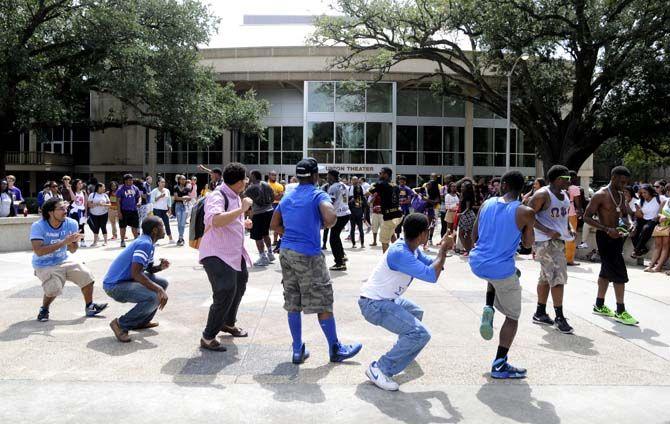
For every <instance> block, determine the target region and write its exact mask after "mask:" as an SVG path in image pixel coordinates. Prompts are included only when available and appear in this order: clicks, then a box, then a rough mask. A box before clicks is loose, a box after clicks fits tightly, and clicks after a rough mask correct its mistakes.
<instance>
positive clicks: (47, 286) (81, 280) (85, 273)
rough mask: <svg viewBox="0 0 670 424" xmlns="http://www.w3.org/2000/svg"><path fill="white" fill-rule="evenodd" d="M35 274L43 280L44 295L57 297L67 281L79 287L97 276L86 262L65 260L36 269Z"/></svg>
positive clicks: (87, 283)
mask: <svg viewBox="0 0 670 424" xmlns="http://www.w3.org/2000/svg"><path fill="white" fill-rule="evenodd" d="M35 276H36V277H37V278H39V279H40V281H41V282H42V289H43V290H44V295H45V296H47V297H56V296H59V295H60V294H61V293H63V287H64V286H65V282H66V281H71V282H73V283H75V284H76V285H77V286H78V287H79V288H83V287H86V286H88V285H89V284H91V283H92V282H93V281H94V280H95V277H94V276H93V274H92V273H91V271H90V270H89V269H88V268H87V267H86V265H84V264H80V263H78V262H73V261H65V262H63V263H62V264H59V265H55V266H49V267H46V268H37V269H35Z"/></svg>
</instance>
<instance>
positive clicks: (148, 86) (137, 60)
mask: <svg viewBox="0 0 670 424" xmlns="http://www.w3.org/2000/svg"><path fill="white" fill-rule="evenodd" d="M217 25H218V20H217V19H215V18H214V17H212V15H211V13H210V12H209V10H208V8H207V7H206V6H204V5H203V4H202V3H201V2H200V1H198V0H3V2H2V3H1V4H0V46H1V47H2V48H1V50H0V134H2V136H3V137H4V136H5V135H6V134H9V133H13V132H17V131H23V130H27V129H33V128H38V127H48V126H55V125H68V124H71V123H83V124H88V125H90V126H91V127H93V128H94V129H104V128H108V127H122V126H125V125H142V126H146V127H149V128H155V129H160V130H162V131H165V132H170V133H172V134H173V135H174V136H175V137H176V138H179V139H183V140H185V141H195V142H199V143H209V142H210V141H211V140H212V139H213V138H214V137H215V136H216V135H218V134H220V133H221V131H222V130H223V129H241V130H243V131H246V132H250V133H260V132H262V130H263V124H262V117H263V115H264V114H266V113H267V110H268V105H267V103H266V102H263V101H258V100H257V99H256V98H255V96H254V94H253V93H247V94H245V95H243V96H242V97H240V96H238V95H237V93H236V92H235V90H234V89H233V87H232V86H221V84H219V83H217V82H216V81H215V78H214V73H213V71H212V69H209V68H206V67H203V66H200V65H199V53H198V46H199V45H203V44H206V43H207V42H208V41H209V36H210V34H212V33H213V32H214V31H215V30H216V27H217ZM91 92H98V93H102V94H104V95H110V96H112V97H115V98H117V99H119V100H120V101H121V106H120V107H110V108H109V109H108V110H105V111H104V113H102V116H96V117H94V119H93V120H89V113H88V110H87V109H86V110H85V107H86V105H87V103H86V99H88V96H89V93H91ZM0 149H2V146H1V144H0ZM0 160H1V159H0Z"/></svg>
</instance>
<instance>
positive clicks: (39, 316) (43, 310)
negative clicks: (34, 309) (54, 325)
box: [37, 306, 49, 322]
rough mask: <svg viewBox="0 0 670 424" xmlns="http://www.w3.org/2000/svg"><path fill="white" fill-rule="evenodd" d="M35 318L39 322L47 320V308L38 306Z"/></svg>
mask: <svg viewBox="0 0 670 424" xmlns="http://www.w3.org/2000/svg"><path fill="white" fill-rule="evenodd" d="M37 320H38V321H39V322H47V321H49V310H48V309H46V308H45V307H43V306H40V313H39V314H37Z"/></svg>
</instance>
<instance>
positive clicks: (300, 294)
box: [279, 249, 333, 314]
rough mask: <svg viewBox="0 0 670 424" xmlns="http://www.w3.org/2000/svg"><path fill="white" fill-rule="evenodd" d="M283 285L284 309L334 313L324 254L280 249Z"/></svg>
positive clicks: (331, 288)
mask: <svg viewBox="0 0 670 424" xmlns="http://www.w3.org/2000/svg"><path fill="white" fill-rule="evenodd" d="M279 261H280V263H281V270H282V276H283V280H282V285H283V286H284V309H286V310H287V311H289V312H295V311H302V312H304V313H306V314H314V313H319V312H333V282H332V281H331V279H330V273H329V272H328V267H326V259H325V257H324V256H323V254H319V255H317V256H305V255H303V254H300V253H298V252H296V251H294V250H290V249H282V250H281V256H280V258H279Z"/></svg>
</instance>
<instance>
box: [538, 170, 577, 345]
mask: <svg viewBox="0 0 670 424" xmlns="http://www.w3.org/2000/svg"><path fill="white" fill-rule="evenodd" d="M571 178H572V177H571V176H570V170H569V169H568V168H566V167H565V166H563V165H554V166H552V167H551V168H550V169H549V171H548V172H547V179H548V180H549V185H548V186H544V187H542V188H541V189H539V190H538V191H537V192H535V194H534V195H533V197H531V199H530V204H529V206H530V207H531V208H532V209H533V211H535V260H536V261H538V262H539V263H540V266H541V268H540V278H539V280H538V282H537V310H536V311H535V315H533V322H534V323H535V324H541V325H553V326H554V327H555V328H556V329H557V330H558V331H560V332H561V333H563V334H572V333H573V329H572V327H571V326H570V324H568V320H567V319H566V318H565V317H564V316H563V290H564V289H563V287H564V286H565V285H566V284H567V283H568V261H567V259H566V257H565V243H566V242H569V241H573V240H574V239H575V231H574V230H575V229H573V228H571V227H570V223H569V221H568V215H569V211H570V196H569V195H568V192H567V191H566V190H567V189H568V187H570V180H571ZM550 291H551V300H552V302H553V303H554V311H555V312H556V319H555V320H552V319H551V317H549V315H548V314H547V299H548V298H549V292H550Z"/></svg>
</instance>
